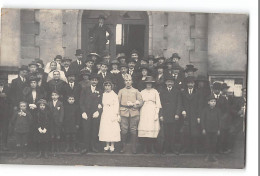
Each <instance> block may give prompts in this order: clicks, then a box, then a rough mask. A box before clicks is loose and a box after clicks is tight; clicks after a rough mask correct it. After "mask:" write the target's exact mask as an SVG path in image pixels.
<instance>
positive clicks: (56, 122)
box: [48, 91, 64, 152]
mask: <svg viewBox="0 0 260 176" xmlns="http://www.w3.org/2000/svg"><path fill="white" fill-rule="evenodd" d="M48 105H49V107H50V112H51V117H52V119H51V129H50V130H51V140H52V146H51V149H52V152H55V151H57V152H59V143H60V138H61V127H62V126H61V125H62V122H63V119H64V107H63V103H62V102H61V101H59V93H58V92H57V91H52V93H51V101H50V102H49V103H48Z"/></svg>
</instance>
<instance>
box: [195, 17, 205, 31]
mask: <svg viewBox="0 0 260 176" xmlns="http://www.w3.org/2000/svg"><path fill="white" fill-rule="evenodd" d="M207 17H208V15H207V14H196V15H195V26H196V27H203V28H205V27H207V25H208V19H207Z"/></svg>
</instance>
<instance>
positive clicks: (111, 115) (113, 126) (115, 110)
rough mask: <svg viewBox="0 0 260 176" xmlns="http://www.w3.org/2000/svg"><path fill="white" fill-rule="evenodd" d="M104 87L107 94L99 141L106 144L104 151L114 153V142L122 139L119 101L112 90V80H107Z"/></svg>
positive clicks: (104, 99)
mask: <svg viewBox="0 0 260 176" xmlns="http://www.w3.org/2000/svg"><path fill="white" fill-rule="evenodd" d="M103 86H104V90H105V92H104V93H103V98H102V104H103V113H102V115H101V121H100V127H99V141H103V142H106V146H105V147H104V151H108V150H110V152H114V150H115V146H114V142H119V141H120V138H121V137H120V124H119V121H120V116H119V101H118V96H117V94H116V93H115V92H114V91H113V90H112V88H113V83H112V82H111V81H110V80H105V81H104V84H103ZM109 144H111V145H109Z"/></svg>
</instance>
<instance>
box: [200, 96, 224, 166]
mask: <svg viewBox="0 0 260 176" xmlns="http://www.w3.org/2000/svg"><path fill="white" fill-rule="evenodd" d="M216 103H217V101H216V98H215V96H214V95H210V96H209V98H208V107H206V108H205V109H204V111H203V113H202V116H201V127H202V134H203V135H206V141H207V142H206V144H207V149H208V151H207V153H208V155H207V158H206V161H209V162H215V161H217V159H216V158H215V156H214V154H215V153H216V147H217V138H218V136H219V135H220V118H221V112H220V110H219V108H218V107H216Z"/></svg>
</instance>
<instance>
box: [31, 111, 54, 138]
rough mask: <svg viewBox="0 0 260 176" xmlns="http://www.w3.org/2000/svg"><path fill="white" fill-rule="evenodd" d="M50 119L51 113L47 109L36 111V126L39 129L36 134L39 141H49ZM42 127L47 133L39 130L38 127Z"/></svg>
mask: <svg viewBox="0 0 260 176" xmlns="http://www.w3.org/2000/svg"><path fill="white" fill-rule="evenodd" d="M50 120H51V115H50V112H49V111H48V110H47V109H45V110H40V109H39V110H38V111H37V113H36V124H35V128H36V129H37V132H36V134H35V141H37V142H48V141H49V140H50ZM39 127H41V129H42V130H43V129H44V128H45V129H46V130H47V131H46V133H44V134H43V133H40V132H39V131H38V128H39Z"/></svg>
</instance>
